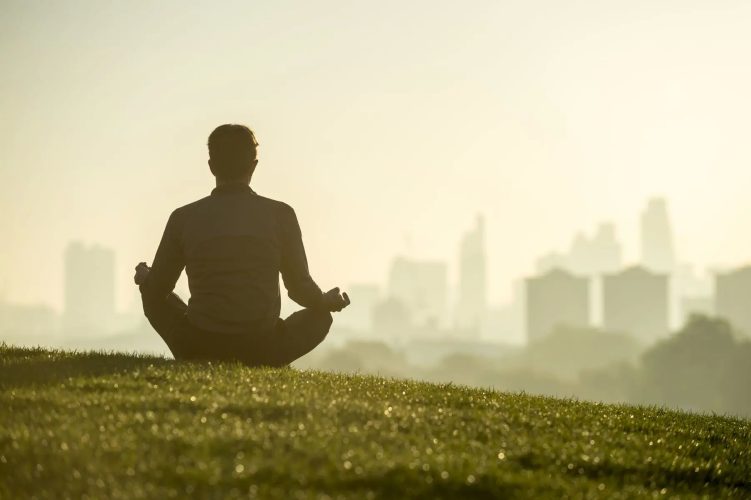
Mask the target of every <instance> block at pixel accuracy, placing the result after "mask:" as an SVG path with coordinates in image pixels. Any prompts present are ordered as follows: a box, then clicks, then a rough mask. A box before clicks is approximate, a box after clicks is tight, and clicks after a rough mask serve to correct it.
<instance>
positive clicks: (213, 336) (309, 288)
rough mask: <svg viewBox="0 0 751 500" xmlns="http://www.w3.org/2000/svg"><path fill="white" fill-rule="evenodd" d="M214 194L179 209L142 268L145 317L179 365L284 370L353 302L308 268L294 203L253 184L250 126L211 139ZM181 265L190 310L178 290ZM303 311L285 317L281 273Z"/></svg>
mask: <svg viewBox="0 0 751 500" xmlns="http://www.w3.org/2000/svg"><path fill="white" fill-rule="evenodd" d="M208 146H209V168H210V169H211V173H212V174H214V177H216V188H215V189H214V190H213V191H211V195H210V196H206V197H205V198H201V199H200V200H198V201H195V202H193V203H190V204H188V205H185V206H183V207H180V208H178V209H176V210H175V211H173V212H172V214H171V215H170V217H169V220H168V221H167V226H166V227H165V229H164V234H163V235H162V240H161V242H160V243H159V248H158V249H157V251H156V256H155V257H154V262H153V264H152V266H151V268H149V267H148V266H147V265H146V263H144V262H141V263H140V264H138V266H136V274H135V277H134V281H135V282H136V284H137V285H139V288H140V290H141V298H142V301H143V311H144V314H145V315H146V317H147V318H148V320H149V322H150V323H151V325H152V326H153V327H154V329H155V330H156V331H157V333H159V335H160V336H161V337H162V339H164V341H165V343H166V344H167V346H168V347H169V349H170V351H172V354H173V356H174V357H175V359H204V360H205V359H212V360H237V361H241V362H243V363H246V364H248V365H251V366H257V365H267V366H285V365H288V364H289V363H291V362H292V361H294V360H295V359H297V358H299V357H300V356H302V355H304V354H306V353H308V352H310V351H311V350H312V349H313V348H315V347H316V346H317V345H318V344H320V343H321V342H322V341H323V339H324V338H325V337H326V335H327V334H328V331H329V328H330V327H331V323H332V317H331V313H332V312H334V311H341V310H342V309H343V308H345V307H347V306H348V305H349V303H350V301H349V297H347V294H346V293H345V294H341V293H339V288H334V289H332V290H329V291H328V292H326V293H322V292H321V289H320V288H319V287H318V285H316V283H315V281H313V278H311V277H310V273H309V271H308V262H307V259H306V256H305V249H304V247H303V242H302V235H301V233H300V226H299V224H298V222H297V217H296V215H295V212H294V210H293V209H292V207H290V206H289V205H287V204H285V203H282V202H280V201H275V200H272V199H269V198H265V197H263V196H260V195H258V194H256V193H255V192H254V191H253V190H252V189H251V188H250V180H251V177H252V176H253V172H254V171H255V168H256V165H257V164H258V154H257V148H258V142H257V141H256V138H255V136H254V135H253V132H252V131H251V130H250V129H249V128H248V127H245V126H243V125H221V126H219V127H217V128H216V129H215V130H214V131H213V132H212V133H211V135H209V143H208ZM183 268H185V271H186V273H187V275H188V285H189V288H190V300H189V301H188V304H187V305H186V304H185V303H184V302H183V301H182V300H181V299H180V298H179V297H178V296H177V295H176V294H175V293H174V292H173V290H174V288H175V283H176V282H177V279H178V277H179V276H180V273H182V270H183ZM280 273H281V275H282V280H283V281H284V286H285V287H286V288H287V291H288V295H289V297H290V298H291V299H292V300H294V301H295V302H297V303H298V304H299V305H301V306H303V307H304V309H302V310H300V311H297V312H295V313H294V314H292V315H291V316H289V317H288V318H286V319H281V318H280V317H279V311H280V306H281V298H280V293H279V274H280Z"/></svg>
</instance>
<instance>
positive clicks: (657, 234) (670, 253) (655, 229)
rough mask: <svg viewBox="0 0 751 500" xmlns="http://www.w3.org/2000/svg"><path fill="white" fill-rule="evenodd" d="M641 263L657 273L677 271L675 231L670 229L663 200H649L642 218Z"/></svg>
mask: <svg viewBox="0 0 751 500" xmlns="http://www.w3.org/2000/svg"><path fill="white" fill-rule="evenodd" d="M641 262H642V265H643V266H644V267H646V268H647V269H649V270H650V271H653V272H656V273H667V274H670V273H672V272H673V271H674V270H675V266H676V257H675V245H674V243H673V230H672V229H671V227H670V219H669V217H668V208H667V202H666V201H665V200H664V199H663V198H653V199H651V200H649V203H648V204H647V208H646V209H645V210H644V212H642V216H641Z"/></svg>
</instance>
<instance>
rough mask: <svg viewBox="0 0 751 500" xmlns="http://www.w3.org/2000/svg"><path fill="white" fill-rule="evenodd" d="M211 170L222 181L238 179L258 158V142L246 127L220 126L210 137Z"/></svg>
mask: <svg viewBox="0 0 751 500" xmlns="http://www.w3.org/2000/svg"><path fill="white" fill-rule="evenodd" d="M209 158H210V159H211V169H212V171H213V173H214V175H215V176H216V177H219V178H221V179H238V178H240V177H242V176H243V175H244V174H246V173H247V172H248V170H249V169H250V167H251V163H252V162H253V161H255V159H256V158H258V141H257V140H256V136H255V135H254V134H253V131H252V130H250V129H249V128H248V127H246V126H245V125H235V124H226V125H220V126H218V127H217V128H215V129H214V131H213V132H211V135H209Z"/></svg>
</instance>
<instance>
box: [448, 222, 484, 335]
mask: <svg viewBox="0 0 751 500" xmlns="http://www.w3.org/2000/svg"><path fill="white" fill-rule="evenodd" d="M486 309H487V283H486V264H485V224H484V220H483V218H482V216H478V217H477V222H476V225H475V228H474V229H473V230H471V231H469V232H467V233H466V234H465V235H464V238H463V239H462V242H461V246H460V248H459V296H458V302H457V306H456V318H455V321H456V326H457V327H458V328H459V329H462V330H468V331H471V332H473V333H475V334H479V332H480V329H481V327H482V325H483V322H484V320H485V315H486Z"/></svg>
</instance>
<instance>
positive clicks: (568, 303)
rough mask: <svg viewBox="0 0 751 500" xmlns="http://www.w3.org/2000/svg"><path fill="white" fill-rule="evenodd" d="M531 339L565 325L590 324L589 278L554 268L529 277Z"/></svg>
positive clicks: (528, 330) (529, 338)
mask: <svg viewBox="0 0 751 500" xmlns="http://www.w3.org/2000/svg"><path fill="white" fill-rule="evenodd" d="M526 311H527V313H526V322H527V339H528V340H529V341H530V342H533V341H535V340H539V339H541V338H543V337H545V336H547V335H550V333H551V332H552V331H553V330H554V329H555V328H556V327H557V326H561V325H568V326H574V327H576V326H588V325H589V280H588V279H587V278H582V277H579V276H575V275H573V274H570V273H569V272H567V271H564V270H562V269H553V270H551V271H548V272H547V273H546V274H543V275H542V276H536V277H533V278H527V281H526Z"/></svg>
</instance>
